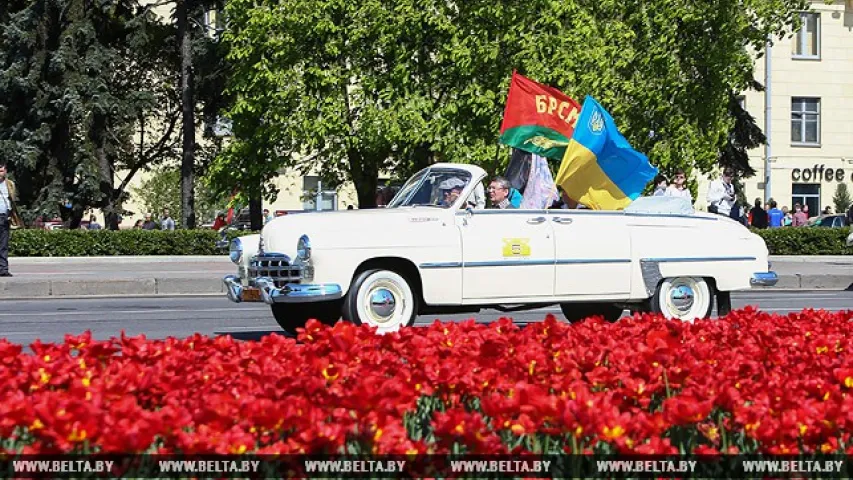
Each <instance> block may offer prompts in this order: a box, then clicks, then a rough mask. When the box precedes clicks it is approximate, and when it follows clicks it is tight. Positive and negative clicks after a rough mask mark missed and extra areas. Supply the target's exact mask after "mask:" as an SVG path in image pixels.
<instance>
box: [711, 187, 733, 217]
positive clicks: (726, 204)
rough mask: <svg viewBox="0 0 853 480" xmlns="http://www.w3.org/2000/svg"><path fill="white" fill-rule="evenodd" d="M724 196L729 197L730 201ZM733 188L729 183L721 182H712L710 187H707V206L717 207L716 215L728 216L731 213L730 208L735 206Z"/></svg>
mask: <svg viewBox="0 0 853 480" xmlns="http://www.w3.org/2000/svg"><path fill="white" fill-rule="evenodd" d="M726 195H728V196H730V197H731V200H729V199H728V198H726ZM734 196H735V187H734V185H732V184H731V183H728V184H726V183H723V181H722V180H714V181H713V182H711V186H710V187H708V204H709V205H716V206H717V213H719V214H721V215H729V214H730V213H731V212H732V206H733V205H734V204H735V201H734Z"/></svg>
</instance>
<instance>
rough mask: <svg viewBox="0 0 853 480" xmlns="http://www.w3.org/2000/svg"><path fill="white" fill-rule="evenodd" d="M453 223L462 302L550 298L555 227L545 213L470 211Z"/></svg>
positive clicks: (459, 215) (509, 210)
mask: <svg viewBox="0 0 853 480" xmlns="http://www.w3.org/2000/svg"><path fill="white" fill-rule="evenodd" d="M456 218H457V224H458V225H459V228H460V231H461V235H462V298H463V301H468V300H498V299H524V300H525V301H526V299H530V300H531V301H534V302H535V301H536V299H537V298H547V297H550V296H552V295H553V291H554V238H553V226H552V225H551V222H549V221H548V218H547V215H546V213H545V212H544V211H535V210H512V209H508V210H469V211H467V212H460V213H459V214H457V217H456Z"/></svg>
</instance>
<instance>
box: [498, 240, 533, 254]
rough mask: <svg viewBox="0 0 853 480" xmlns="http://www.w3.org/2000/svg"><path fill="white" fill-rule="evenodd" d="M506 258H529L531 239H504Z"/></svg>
mask: <svg viewBox="0 0 853 480" xmlns="http://www.w3.org/2000/svg"><path fill="white" fill-rule="evenodd" d="M503 241H504V248H503V256H504V257H529V256H530V239H529V238H504V239H503Z"/></svg>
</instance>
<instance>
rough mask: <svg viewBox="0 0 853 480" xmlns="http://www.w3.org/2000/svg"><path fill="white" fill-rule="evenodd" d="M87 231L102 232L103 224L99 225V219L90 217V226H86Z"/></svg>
mask: <svg viewBox="0 0 853 480" xmlns="http://www.w3.org/2000/svg"><path fill="white" fill-rule="evenodd" d="M86 229H87V230H100V229H101V224H99V223H98V219H97V218H95V216H94V215H89V225H86Z"/></svg>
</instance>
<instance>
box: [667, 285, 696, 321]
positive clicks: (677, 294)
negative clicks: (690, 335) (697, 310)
mask: <svg viewBox="0 0 853 480" xmlns="http://www.w3.org/2000/svg"><path fill="white" fill-rule="evenodd" d="M695 297H696V295H695V293H694V292H693V289H692V288H690V287H689V286H687V285H677V286H673V287H672V289H671V290H670V292H669V304H670V306H671V307H672V311H673V313H675V314H676V315H686V314H688V313H689V312H690V310H691V309H692V308H693V303H694V301H695Z"/></svg>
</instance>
